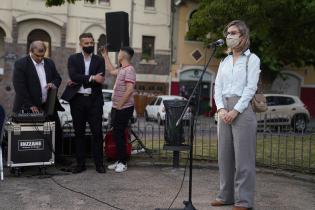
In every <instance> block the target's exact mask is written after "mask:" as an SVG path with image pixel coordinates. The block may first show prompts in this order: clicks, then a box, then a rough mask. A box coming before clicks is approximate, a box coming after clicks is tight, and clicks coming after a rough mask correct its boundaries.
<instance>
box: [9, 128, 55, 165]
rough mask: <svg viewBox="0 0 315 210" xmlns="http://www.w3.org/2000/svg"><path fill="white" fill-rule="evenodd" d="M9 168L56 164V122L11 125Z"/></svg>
mask: <svg viewBox="0 0 315 210" xmlns="http://www.w3.org/2000/svg"><path fill="white" fill-rule="evenodd" d="M5 129H6V135H7V140H8V151H7V166H9V167H21V166H45V165H53V164H54V159H55V156H54V150H55V122H43V123H9V124H6V126H5Z"/></svg>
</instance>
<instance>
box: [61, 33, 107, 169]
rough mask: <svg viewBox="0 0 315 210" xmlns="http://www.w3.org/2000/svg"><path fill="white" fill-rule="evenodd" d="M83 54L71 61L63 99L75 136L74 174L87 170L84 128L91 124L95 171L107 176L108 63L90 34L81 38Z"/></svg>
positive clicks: (72, 57)
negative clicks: (105, 107)
mask: <svg viewBox="0 0 315 210" xmlns="http://www.w3.org/2000/svg"><path fill="white" fill-rule="evenodd" d="M79 40H80V47H81V49H82V52H80V53H76V54H73V55H71V56H70V57H69V59H68V72H69V76H70V82H69V83H68V85H67V87H66V89H65V91H64V93H63V95H62V97H61V98H62V99H64V100H66V101H68V102H69V103H70V109H71V115H72V119H73V127H74V130H75V137H76V142H75V144H76V159H77V166H76V167H75V168H74V169H73V171H72V172H73V173H81V172H83V171H85V170H86V167H85V149H86V148H85V138H84V136H85V128H86V122H88V123H89V125H90V128H91V132H92V135H93V141H92V148H93V155H94V162H95V166H96V171H97V172H98V173H105V172H106V171H105V167H104V165H103V132H102V116H103V104H104V101H103V94H102V85H103V83H104V80H105V77H104V74H105V63H104V59H103V58H102V57H100V56H97V55H95V54H93V52H94V38H93V36H92V34H90V33H83V34H81V35H80V37H79Z"/></svg>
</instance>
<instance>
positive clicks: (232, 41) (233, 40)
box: [226, 35, 241, 49]
mask: <svg viewBox="0 0 315 210" xmlns="http://www.w3.org/2000/svg"><path fill="white" fill-rule="evenodd" d="M240 40H241V39H240V37H239V36H231V35H228V36H227V37H226V45H227V46H228V48H231V49H233V48H234V47H236V46H237V45H238V44H239V43H240Z"/></svg>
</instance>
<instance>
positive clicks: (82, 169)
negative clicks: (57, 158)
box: [72, 165, 86, 174]
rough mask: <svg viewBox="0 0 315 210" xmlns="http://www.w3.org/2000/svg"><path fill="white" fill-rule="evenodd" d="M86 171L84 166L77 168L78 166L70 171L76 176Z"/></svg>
mask: <svg viewBox="0 0 315 210" xmlns="http://www.w3.org/2000/svg"><path fill="white" fill-rule="evenodd" d="M85 170H86V167H85V166H79V165H77V166H76V167H74V168H73V169H72V173H73V174H78V173H81V172H83V171H85Z"/></svg>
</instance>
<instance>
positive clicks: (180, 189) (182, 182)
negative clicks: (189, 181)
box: [168, 158, 189, 210]
mask: <svg viewBox="0 0 315 210" xmlns="http://www.w3.org/2000/svg"><path fill="white" fill-rule="evenodd" d="M188 160H189V158H187V160H186V163H185V170H184V175H183V179H182V181H181V183H180V187H179V190H178V192H177V193H176V196H175V197H174V198H173V200H172V202H171V204H170V206H169V207H168V210H169V209H170V208H171V207H172V205H173V204H174V202H175V200H176V199H177V197H178V195H179V193H180V192H181V191H182V188H183V185H184V180H185V177H186V170H187V165H188Z"/></svg>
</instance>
